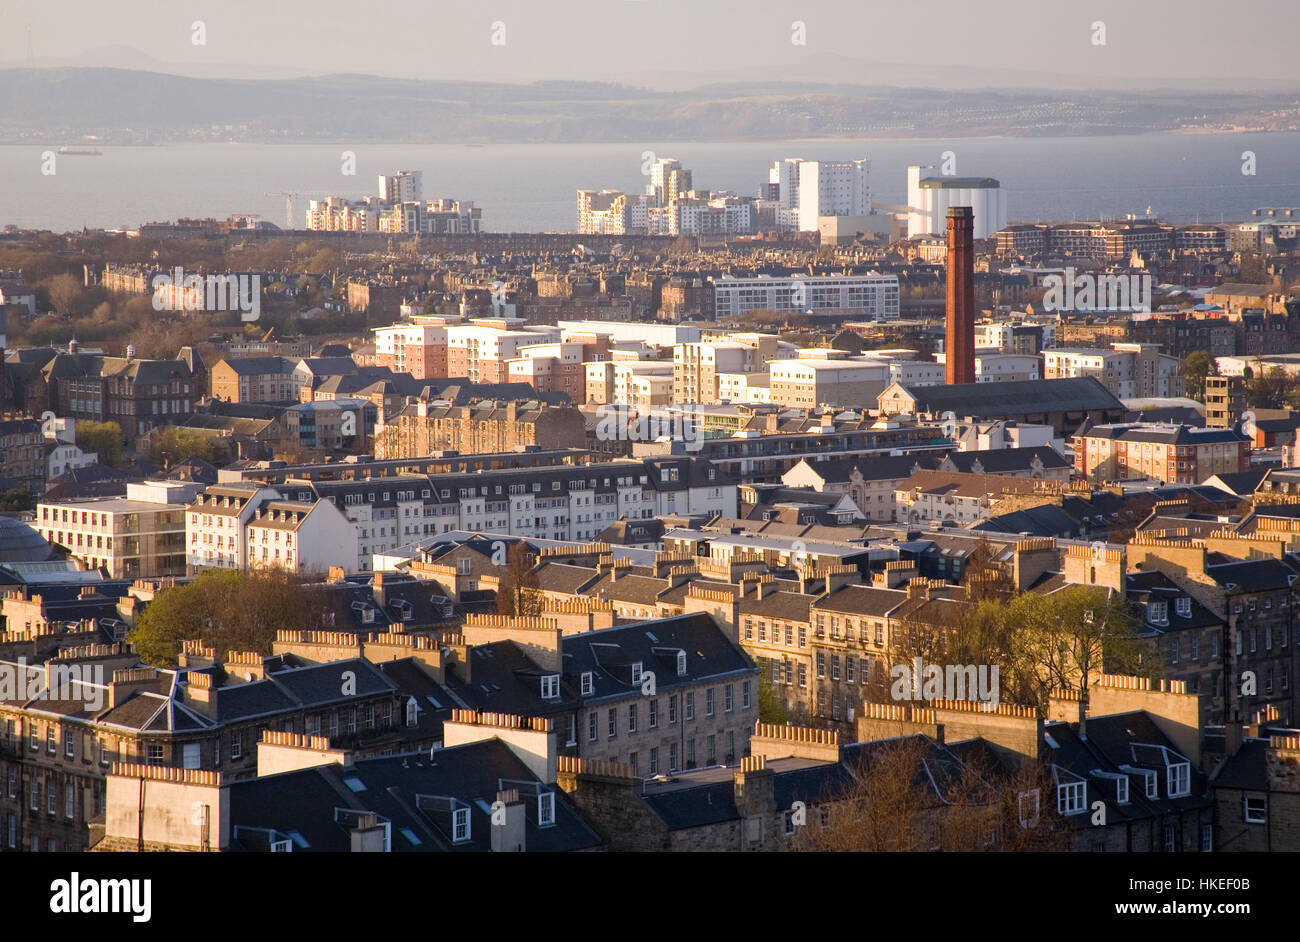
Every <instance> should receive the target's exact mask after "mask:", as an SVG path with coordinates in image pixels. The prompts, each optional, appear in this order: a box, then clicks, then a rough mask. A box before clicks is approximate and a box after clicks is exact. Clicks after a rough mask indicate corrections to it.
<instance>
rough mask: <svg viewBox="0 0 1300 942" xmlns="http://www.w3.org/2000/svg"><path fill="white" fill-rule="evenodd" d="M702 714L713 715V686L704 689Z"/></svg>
mask: <svg viewBox="0 0 1300 942" xmlns="http://www.w3.org/2000/svg"><path fill="white" fill-rule="evenodd" d="M704 715H705V716H712V715H713V688H712V687H710V688H709V689H708V690H706V691H704Z"/></svg>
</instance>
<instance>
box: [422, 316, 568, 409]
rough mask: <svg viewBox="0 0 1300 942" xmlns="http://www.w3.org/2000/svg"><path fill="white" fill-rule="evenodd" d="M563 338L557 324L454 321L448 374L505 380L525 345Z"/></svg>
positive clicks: (449, 332) (486, 380)
mask: <svg viewBox="0 0 1300 942" xmlns="http://www.w3.org/2000/svg"><path fill="white" fill-rule="evenodd" d="M560 339H561V338H560V331H559V330H558V329H557V328H550V327H531V328H527V329H525V328H524V327H523V322H522V321H520V320H518V319H507V318H497V319H493V320H479V321H475V322H474V323H471V324H456V325H452V326H449V327H448V328H447V375H448V376H464V377H467V378H468V379H470V380H472V381H473V382H476V383H506V382H509V381H510V379H509V377H510V370H509V366H508V362H509V361H510V360H513V359H516V358H518V357H520V356H522V355H523V352H522V351H523V348H524V347H530V346H534V345H536V344H547V343H554V342H556V341H559V340H560ZM579 362H581V361H579ZM578 401H581V399H579V400H578Z"/></svg>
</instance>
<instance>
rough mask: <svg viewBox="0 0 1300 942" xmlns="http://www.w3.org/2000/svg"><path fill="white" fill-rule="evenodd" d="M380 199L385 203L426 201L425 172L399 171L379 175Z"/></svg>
mask: <svg viewBox="0 0 1300 942" xmlns="http://www.w3.org/2000/svg"><path fill="white" fill-rule="evenodd" d="M379 199H380V200H381V201H382V202H385V203H412V202H413V203H418V202H420V201H421V200H423V199H424V171H422V170H399V171H397V173H394V174H388V175H385V174H382V173H381V174H380V175H379Z"/></svg>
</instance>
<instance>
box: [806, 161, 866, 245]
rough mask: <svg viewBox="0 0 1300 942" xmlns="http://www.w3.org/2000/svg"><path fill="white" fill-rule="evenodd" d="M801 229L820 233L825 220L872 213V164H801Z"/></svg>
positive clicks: (850, 162) (854, 162) (853, 162)
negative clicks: (822, 220)
mask: <svg viewBox="0 0 1300 942" xmlns="http://www.w3.org/2000/svg"><path fill="white" fill-rule="evenodd" d="M798 209H799V229H800V230H801V231H803V232H816V231H818V226H817V220H818V218H819V217H822V216H867V215H869V214H870V213H871V161H869V160H843V161H833V160H805V161H803V162H801V163H800V164H799V205H798Z"/></svg>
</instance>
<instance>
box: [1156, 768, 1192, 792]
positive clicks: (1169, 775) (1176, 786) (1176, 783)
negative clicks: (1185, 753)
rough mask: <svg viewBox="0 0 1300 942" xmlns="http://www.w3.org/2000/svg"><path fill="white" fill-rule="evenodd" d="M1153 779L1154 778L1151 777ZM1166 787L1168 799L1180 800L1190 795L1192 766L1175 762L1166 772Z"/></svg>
mask: <svg viewBox="0 0 1300 942" xmlns="http://www.w3.org/2000/svg"><path fill="white" fill-rule="evenodd" d="M1152 777H1153V778H1154V776H1152ZM1166 786H1167V787H1168V789H1169V797H1170V798H1182V797H1184V796H1186V795H1190V794H1191V793H1192V766H1191V763H1190V762H1175V763H1174V764H1173V765H1171V766H1169V768H1168V769H1167V770H1166Z"/></svg>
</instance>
